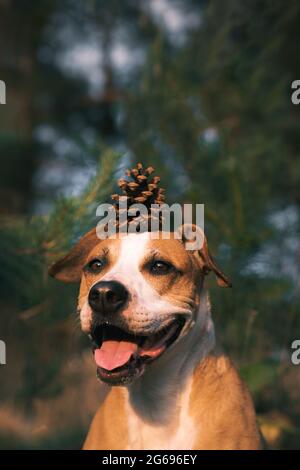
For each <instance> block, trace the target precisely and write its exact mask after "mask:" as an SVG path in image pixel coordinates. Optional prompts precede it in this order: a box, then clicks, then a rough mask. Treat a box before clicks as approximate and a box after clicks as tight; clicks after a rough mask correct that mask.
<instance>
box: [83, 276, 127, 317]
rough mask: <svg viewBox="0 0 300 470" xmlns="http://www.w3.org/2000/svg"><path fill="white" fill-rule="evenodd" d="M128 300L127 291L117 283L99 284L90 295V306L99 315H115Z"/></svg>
mask: <svg viewBox="0 0 300 470" xmlns="http://www.w3.org/2000/svg"><path fill="white" fill-rule="evenodd" d="M127 299H128V291H127V289H126V288H125V287H124V286H123V285H122V284H120V283H119V282H116V281H101V282H97V284H95V285H94V286H93V287H92V288H91V290H90V293H89V304H90V306H91V307H92V309H93V310H94V311H96V312H98V313H114V312H116V311H117V310H118V309H119V308H121V307H122V306H123V305H124V304H125V302H126V301H127Z"/></svg>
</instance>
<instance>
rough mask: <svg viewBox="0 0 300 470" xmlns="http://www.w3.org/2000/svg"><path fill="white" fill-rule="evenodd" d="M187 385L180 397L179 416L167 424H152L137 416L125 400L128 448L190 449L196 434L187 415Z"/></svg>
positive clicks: (188, 391)
mask: <svg viewBox="0 0 300 470" xmlns="http://www.w3.org/2000/svg"><path fill="white" fill-rule="evenodd" d="M190 392H191V387H188V388H187V390H186V391H185V392H184V394H183V395H182V397H181V398H180V411H179V416H178V418H177V419H176V420H174V422H173V423H171V424H168V425H152V424H149V423H147V422H146V421H145V420H144V419H143V418H141V417H140V416H138V415H137V414H136V412H135V411H134V410H133V408H132V407H131V406H130V404H129V403H128V402H127V411H128V415H127V416H128V423H127V424H128V438H129V439H128V440H129V442H128V449H129V450H131V449H133V450H138V449H143V450H191V449H192V448H193V443H194V438H195V434H196V429H195V423H194V420H193V418H192V417H191V416H190V415H189V398H190Z"/></svg>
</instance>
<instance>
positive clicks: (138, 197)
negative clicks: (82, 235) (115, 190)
mask: <svg viewBox="0 0 300 470" xmlns="http://www.w3.org/2000/svg"><path fill="white" fill-rule="evenodd" d="M153 172H154V168H153V167H151V166H149V167H148V168H145V169H143V165H142V164H141V163H138V164H137V166H136V168H132V169H131V170H126V172H125V174H126V175H127V176H128V177H130V178H131V181H127V180H126V179H124V178H120V179H119V181H118V186H119V188H120V189H121V191H122V192H123V194H124V196H122V195H118V194H113V195H112V196H111V197H112V199H113V201H114V203H113V204H114V207H115V210H116V213H117V225H118V226H119V228H120V224H119V215H120V214H121V210H122V209H121V208H120V202H121V201H124V200H127V207H128V209H129V208H130V206H132V205H133V204H144V205H145V206H146V208H147V210H148V224H145V225H147V230H150V228H151V218H152V219H154V218H156V219H157V218H159V227H161V222H162V220H161V213H158V211H153V210H152V211H151V210H150V209H151V205H152V204H158V205H162V204H163V203H164V201H165V196H164V194H163V193H164V192H165V190H164V189H163V188H159V187H158V183H159V182H160V177H159V176H154V177H153V178H151V175H152V173H153ZM141 221H143V222H145V217H144V216H142V215H138V216H136V217H133V216H130V217H128V222H129V223H130V222H131V223H134V224H136V225H137V224H139V223H140V222H141ZM122 229H123V230H124V224H122Z"/></svg>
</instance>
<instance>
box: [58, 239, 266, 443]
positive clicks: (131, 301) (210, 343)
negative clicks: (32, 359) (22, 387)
mask: <svg viewBox="0 0 300 470" xmlns="http://www.w3.org/2000/svg"><path fill="white" fill-rule="evenodd" d="M170 235H171V238H170V239H161V237H160V238H159V239H156V240H154V239H152V237H151V236H150V233H149V232H145V233H140V234H127V235H122V236H119V237H118V238H117V239H107V240H99V239H98V238H97V236H96V231H95V230H92V231H91V232H89V233H87V234H86V235H85V236H84V237H83V238H82V239H81V240H80V241H79V242H78V243H77V245H76V246H75V247H74V248H73V249H72V250H71V252H70V253H69V254H68V255H67V256H66V257H65V258H63V259H62V260H60V261H58V262H57V263H55V265H54V266H52V268H51V269H50V274H51V275H53V276H55V277H56V278H57V279H59V280H62V281H65V282H76V281H80V280H81V285H80V293H79V299H78V311H79V313H80V319H81V325H82V330H83V331H84V332H86V333H87V334H89V335H90V336H91V338H92V341H93V349H94V358H95V362H96V365H97V373H98V377H99V379H100V380H102V381H103V382H106V383H108V384H110V385H112V386H113V387H112V388H111V391H110V392H109V394H108V396H107V397H106V399H105V401H104V403H103V404H102V406H101V407H100V409H99V410H98V412H97V414H96V416H95V418H94V420H93V422H92V425H91V427H90V430H89V433H88V436H87V438H86V441H85V443H84V449H110V450H114V449H134V450H136V449H166V450H167V449H172V450H174V449H182V450H184V449H187V450H190V449H192V450H193V449H259V448H260V446H261V443H260V434H259V430H258V428H257V425H256V417H255V412H254V408H253V404H252V400H251V398H250V396H249V393H248V391H247V389H246V387H245V385H244V384H243V382H242V381H241V379H240V378H239V376H238V373H237V372H236V370H235V368H234V366H233V365H232V363H231V362H230V360H229V359H228V358H227V357H225V356H224V355H222V354H217V353H216V352H215V334H214V325H213V322H212V318H211V312H210V304H209V299H208V295H207V293H206V292H205V290H204V288H203V281H204V277H205V275H206V274H207V273H208V272H209V271H213V272H214V274H215V275H216V279H217V282H218V284H219V285H221V286H224V287H227V286H229V285H230V283H229V281H228V279H227V278H226V277H225V276H224V274H223V273H222V272H221V271H220V270H219V269H218V267H217V266H216V264H215V263H214V261H213V259H212V257H211V256H210V254H209V251H208V247H207V243H206V240H205V239H204V243H203V246H202V248H201V249H200V250H196V251H188V250H186V249H185V243H186V241H185V240H178V239H175V237H174V235H172V234H170ZM118 385H119V386H118ZM120 385H121V386H120Z"/></svg>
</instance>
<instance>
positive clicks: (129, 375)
mask: <svg viewBox="0 0 300 470" xmlns="http://www.w3.org/2000/svg"><path fill="white" fill-rule="evenodd" d="M184 324H185V320H184V319H183V318H176V319H175V320H174V321H173V322H172V323H170V324H169V325H168V326H167V327H165V328H163V329H161V330H160V331H159V332H157V333H155V334H153V335H148V336H142V335H140V336H139V335H133V334H130V333H127V332H125V331H124V330H122V329H121V328H118V327H116V326H112V325H109V324H108V325H107V324H103V325H99V326H97V327H96V328H95V329H94V330H93V331H92V333H91V336H92V341H93V350H94V359H95V362H96V364H97V374H98V377H99V379H100V380H102V381H104V382H107V383H109V384H111V385H125V384H128V383H130V382H132V380H133V379H134V378H136V377H139V376H140V375H142V373H143V372H144V369H145V366H146V364H147V363H149V362H152V361H153V360H154V359H156V358H158V357H159V356H160V355H161V354H162V353H163V352H164V351H165V350H166V349H167V348H169V347H170V346H171V344H173V343H174V342H175V341H176V339H177V338H178V336H179V335H180V332H181V331H182V329H183V326H184Z"/></svg>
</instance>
